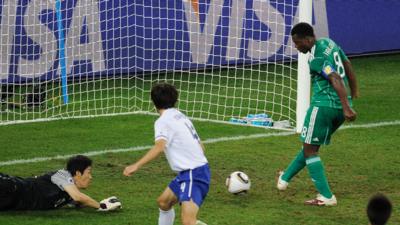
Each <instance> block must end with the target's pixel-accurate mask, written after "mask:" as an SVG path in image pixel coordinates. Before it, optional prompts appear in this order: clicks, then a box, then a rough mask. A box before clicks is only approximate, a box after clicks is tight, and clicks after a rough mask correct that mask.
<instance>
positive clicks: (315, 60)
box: [308, 38, 352, 109]
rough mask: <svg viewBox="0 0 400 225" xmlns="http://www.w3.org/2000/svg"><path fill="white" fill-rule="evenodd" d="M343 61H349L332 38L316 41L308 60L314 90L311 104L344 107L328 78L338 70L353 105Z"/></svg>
mask: <svg viewBox="0 0 400 225" xmlns="http://www.w3.org/2000/svg"><path fill="white" fill-rule="evenodd" d="M343 61H348V58H347V56H346V55H345V54H344V52H343V50H342V49H341V48H340V47H339V46H338V45H337V44H336V43H335V42H333V41H332V40H331V39H329V38H321V39H319V40H317V41H316V42H315V45H314V46H313V47H312V49H311V55H310V59H309V61H308V63H309V66H310V73H311V82H312V92H313V95H312V98H311V106H326V107H331V108H336V109H341V108H342V103H341V102H340V99H339V96H338V95H337V93H336V90H335V89H334V88H333V86H332V85H331V84H330V82H329V80H328V76H329V74H331V73H332V72H336V73H338V74H339V75H340V77H342V79H343V81H344V85H345V87H346V90H347V95H348V97H347V98H348V100H349V104H350V106H352V101H351V96H350V95H349V93H350V92H349V84H348V78H347V76H346V72H345V70H344V66H343Z"/></svg>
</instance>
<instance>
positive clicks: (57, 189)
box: [15, 170, 75, 210]
mask: <svg viewBox="0 0 400 225" xmlns="http://www.w3.org/2000/svg"><path fill="white" fill-rule="evenodd" d="M15 180H16V182H17V186H18V187H19V188H18V190H17V192H18V193H19V195H18V200H17V202H16V204H15V209H18V210H21V209H28V210H35V209H42V210H43V209H55V208H59V207H62V206H64V205H66V204H68V203H70V202H72V199H71V197H70V196H69V195H68V193H67V192H65V191H64V187H66V186H68V185H75V184H74V181H73V179H72V176H71V174H70V173H69V172H68V171H66V170H58V171H56V172H50V173H47V174H44V175H42V176H38V177H32V178H25V179H22V178H15Z"/></svg>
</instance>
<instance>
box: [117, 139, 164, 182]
mask: <svg viewBox="0 0 400 225" xmlns="http://www.w3.org/2000/svg"><path fill="white" fill-rule="evenodd" d="M166 144H167V141H165V140H164V139H159V140H157V141H156V143H155V145H154V146H153V148H151V149H150V150H149V151H148V152H147V153H146V155H144V156H143V157H142V158H141V159H139V161H137V162H136V163H134V164H132V165H130V166H127V167H125V170H124V172H123V174H124V175H125V176H130V175H132V174H133V173H135V172H136V171H137V170H139V169H140V168H141V167H142V166H143V165H145V164H147V163H148V162H150V161H152V160H153V159H155V158H157V157H158V156H159V155H160V154H161V153H162V152H163V151H164V148H165V145H166Z"/></svg>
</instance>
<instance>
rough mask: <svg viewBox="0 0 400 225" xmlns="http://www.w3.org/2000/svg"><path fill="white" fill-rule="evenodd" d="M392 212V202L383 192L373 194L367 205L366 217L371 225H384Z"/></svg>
mask: <svg viewBox="0 0 400 225" xmlns="http://www.w3.org/2000/svg"><path fill="white" fill-rule="evenodd" d="M391 212H392V203H390V201H389V199H388V198H387V197H386V196H384V195H383V194H376V195H375V196H373V197H372V198H371V199H370V200H369V203H368V206H367V215H368V219H369V221H370V222H371V225H384V224H386V222H387V221H388V220H389V217H390V214H391Z"/></svg>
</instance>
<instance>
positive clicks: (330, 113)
mask: <svg viewBox="0 0 400 225" xmlns="http://www.w3.org/2000/svg"><path fill="white" fill-rule="evenodd" d="M344 120H345V118H344V115H343V110H342V109H335V108H330V107H322V106H311V107H310V108H309V109H308V111H307V115H306V118H305V119H304V125H303V129H302V130H301V134H300V140H301V141H302V142H303V143H307V144H312V145H328V144H329V143H330V141H331V135H332V134H333V133H334V132H335V131H336V130H337V129H338V128H339V127H340V125H342V123H343V122H344Z"/></svg>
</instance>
